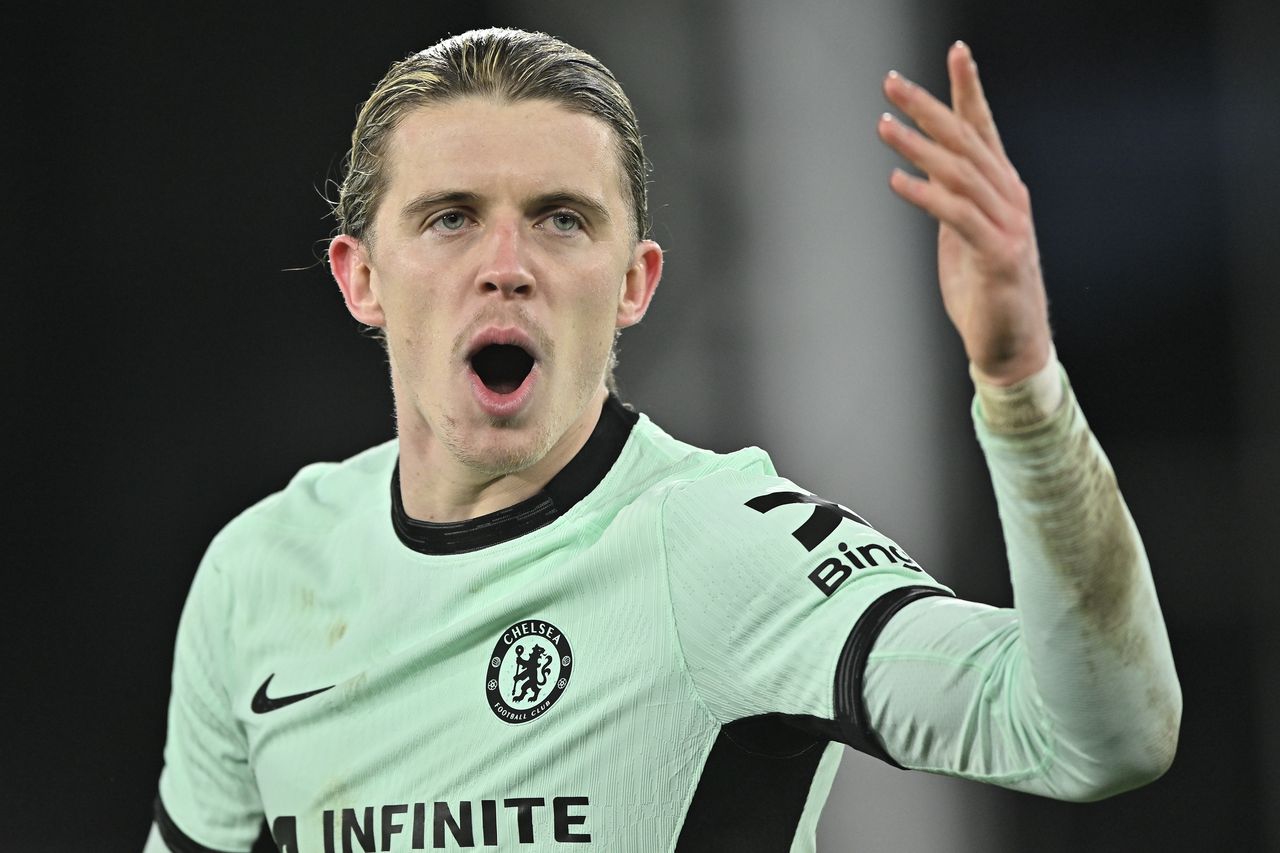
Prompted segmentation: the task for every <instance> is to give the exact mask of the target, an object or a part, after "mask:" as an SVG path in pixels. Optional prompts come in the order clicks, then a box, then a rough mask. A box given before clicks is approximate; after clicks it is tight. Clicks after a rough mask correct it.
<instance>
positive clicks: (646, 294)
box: [615, 240, 662, 329]
mask: <svg viewBox="0 0 1280 853" xmlns="http://www.w3.org/2000/svg"><path fill="white" fill-rule="evenodd" d="M661 278H662V247H661V246H659V245H658V244H657V243H655V242H653V241H652V240H641V241H640V242H639V243H637V244H636V248H635V252H634V253H633V254H632V256H631V266H630V267H629V268H628V269H627V274H626V277H625V278H624V279H623V281H622V294H621V298H620V299H619V300H618V317H617V320H616V322H615V325H616V327H617V328H619V329H625V328H627V327H628V326H634V325H635V324H636V323H639V322H640V320H641V319H643V317H644V313H645V312H646V311H648V310H649V303H650V302H652V301H653V294H654V291H656V290H657V289H658V281H659V280H660V279H661Z"/></svg>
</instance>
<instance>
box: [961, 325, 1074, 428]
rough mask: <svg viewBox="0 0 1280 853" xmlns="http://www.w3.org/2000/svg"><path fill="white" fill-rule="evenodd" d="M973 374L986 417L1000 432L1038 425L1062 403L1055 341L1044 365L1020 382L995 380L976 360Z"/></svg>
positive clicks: (979, 403)
mask: <svg viewBox="0 0 1280 853" xmlns="http://www.w3.org/2000/svg"><path fill="white" fill-rule="evenodd" d="M969 376H970V378H971V379H972V380H973V387H974V390H975V391H976V392H977V395H978V405H979V408H980V410H981V412H982V418H983V420H984V421H986V423H987V425H988V426H989V427H991V428H992V429H993V430H996V431H1009V430H1019V429H1025V428H1027V427H1031V426H1035V425H1036V424H1038V423H1040V422H1041V421H1044V420H1045V419H1047V418H1048V417H1049V416H1050V415H1052V414H1053V413H1054V412H1055V411H1057V410H1058V407H1059V406H1060V405H1061V404H1062V399H1063V396H1064V395H1063V391H1062V377H1061V366H1060V365H1059V363H1058V356H1057V352H1056V351H1055V350H1054V348H1053V345H1052V344H1050V345H1049V352H1048V355H1047V358H1046V360H1045V362H1044V365H1043V366H1042V367H1040V368H1039V369H1038V370H1036V371H1034V372H1032V373H1031V374H1030V375H1028V376H1025V377H1024V378H1022V379H1020V380H1018V381H1016V382H1013V383H1008V382H1006V381H1001V380H999V379H993V378H991V377H989V376H987V375H985V374H984V373H983V372H982V371H981V370H979V369H978V367H977V365H975V364H973V363H972V362H971V363H970V364H969Z"/></svg>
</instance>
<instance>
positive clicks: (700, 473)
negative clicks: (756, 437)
mask: <svg viewBox="0 0 1280 853" xmlns="http://www.w3.org/2000/svg"><path fill="white" fill-rule="evenodd" d="M609 479H610V481H611V484H610V485H611V488H610V491H612V492H614V493H615V494H617V495H618V496H619V497H623V499H624V502H625V503H631V502H633V501H635V502H638V503H640V504H644V505H647V506H650V507H654V508H659V507H661V506H662V505H663V504H664V503H666V502H667V501H668V500H669V499H670V498H671V497H672V495H675V494H681V495H682V494H684V493H686V492H689V491H692V492H693V493H695V494H698V495H705V494H714V493H716V492H717V491H718V490H720V491H722V490H724V489H726V488H730V489H731V488H732V487H733V486H734V485H736V484H739V483H762V482H768V481H773V480H776V479H777V476H776V472H775V471H774V467H773V462H772V460H770V458H769V455H768V454H767V453H765V452H764V451H763V450H761V449H760V448H758V447H745V448H742V449H741V450H735V451H733V452H730V453H720V452H717V451H714V450H708V449H706V448H702V447H697V446H695V445H692V444H688V443H687V442H684V441H681V440H679V439H677V438H674V437H673V436H671V435H670V434H668V433H667V432H665V431H664V430H663V429H662V428H661V427H659V426H658V425H657V424H655V423H653V421H651V420H649V418H648V417H646V416H644V415H641V416H640V418H639V420H638V421H637V422H636V425H635V427H634V429H633V430H632V434H631V437H630V439H629V440H628V442H627V446H626V448H625V449H624V451H623V453H622V455H621V457H619V459H618V462H617V464H615V466H614V470H613V471H612V472H610V478H609ZM625 492H629V493H630V494H629V495H626V496H625V497H624V496H623V494H622V493H625ZM722 497H723V496H722Z"/></svg>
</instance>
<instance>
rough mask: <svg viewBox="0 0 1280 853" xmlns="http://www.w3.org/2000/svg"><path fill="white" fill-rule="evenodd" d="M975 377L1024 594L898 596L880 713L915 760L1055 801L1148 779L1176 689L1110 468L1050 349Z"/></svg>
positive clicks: (880, 660) (869, 680) (881, 662)
mask: <svg viewBox="0 0 1280 853" xmlns="http://www.w3.org/2000/svg"><path fill="white" fill-rule="evenodd" d="M974 380H975V385H976V387H977V398H976V399H975V402H974V410H973V417H974V423H975V428H976V431H977V434H978V439H979V443H980V444H981V446H982V449H983V452H984V453H985V455H986V458H987V464H988V467H989V469H990V472H991V477H992V482H993V484H994V487H995V494H996V502H997V508H998V511H999V515H1000V520H1001V524H1002V526H1003V530H1004V538H1005V544H1006V548H1007V554H1008V560H1009V568H1010V575H1011V579H1012V584H1013V592H1014V607H1013V608H1011V609H1009V608H1003V609H1001V608H993V607H989V606H986V605H982V604H976V603H973V602H968V601H963V600H957V599H949V598H943V597H930V598H925V599H922V600H920V601H917V602H914V603H912V604H909V605H907V606H906V607H904V608H903V609H902V610H901V611H900V612H899V613H898V614H897V615H896V616H895V617H894V618H893V619H891V620H890V621H889V623H888V624H887V625H886V626H885V628H884V630H883V631H882V633H881V634H880V636H879V638H878V639H877V641H876V643H875V645H874V647H873V649H872V652H871V655H870V657H869V659H868V664H867V673H866V686H865V689H864V699H865V702H866V707H867V710H868V713H869V716H870V719H871V722H872V726H873V728H874V729H875V731H876V733H877V734H878V736H879V737H880V738H881V740H882V742H883V744H884V746H885V749H886V750H887V751H888V753H889V754H890V755H891V756H893V757H894V759H895V760H897V761H898V762H899V763H900V764H902V765H903V766H905V767H909V768H913V769H923V770H928V771H931V772H936V773H943V774H947V775H954V776H960V777H964V778H969V779H976V780H980V781H984V782H990V783H994V784H998V785H1002V786H1005V787H1009V788H1014V789H1017V790H1021V791H1027V792H1031V793H1036V794H1042V795H1045V796H1051V797H1055V798H1059V799H1068V800H1092V799H1098V798H1101V797H1104V796H1108V795H1110V794H1114V793H1118V792H1120V791H1124V790H1127V789H1129V788H1133V787H1137V786H1138V785H1141V784H1144V783H1146V782H1149V781H1151V780H1152V779H1154V778H1156V777H1157V776H1159V775H1160V774H1161V773H1163V772H1164V770H1165V769H1166V768H1167V767H1168V765H1169V763H1170V761H1172V758H1173V753H1174V750H1175V748H1176V744H1177V733H1178V726H1179V721H1180V717H1181V709H1182V697H1181V692H1180V688H1179V685H1178V679H1177V674H1176V672H1175V671H1174V665H1173V657H1172V653H1171V651H1170V648H1169V640H1168V636H1167V634H1166V631H1165V626H1164V621H1163V618H1162V616H1161V613H1160V606H1159V603H1158V602H1157V600H1156V594H1155V587H1154V585H1153V582H1152V576H1151V571H1150V567H1149V566H1148V563H1147V557H1146V552H1145V550H1144V549H1143V546H1142V542H1141V540H1140V538H1139V536H1138V532H1137V529H1136V528H1135V527H1134V524H1133V520H1132V518H1131V517H1130V515H1129V512H1128V509H1127V508H1126V506H1125V504H1124V500H1123V499H1122V498H1121V496H1120V492H1119V489H1118V488H1117V485H1116V479H1115V475H1114V473H1113V472H1112V469H1111V466H1110V464H1109V462H1108V461H1107V458H1106V456H1105V455H1104V454H1103V452H1102V449H1101V447H1100V446H1099V445H1098V442H1097V441H1096V440H1095V438H1094V437H1093V434H1092V433H1091V432H1090V430H1089V427H1088V424H1087V423H1086V421H1085V418H1084V415H1083V414H1082V413H1081V411H1080V408H1079V406H1078V404H1077V403H1076V400H1075V396H1074V394H1072V392H1071V388H1070V386H1069V384H1068V383H1067V380H1066V375H1065V373H1064V372H1063V371H1062V369H1061V367H1060V366H1059V365H1058V363H1057V360H1056V357H1051V358H1050V360H1049V364H1048V365H1046V367H1045V368H1044V369H1043V370H1041V371H1040V372H1039V373H1038V374H1036V375H1035V376H1033V377H1031V378H1030V379H1027V380H1024V381H1023V382H1020V383H1018V384H1017V385H1014V386H1010V387H998V386H995V385H990V384H988V383H986V382H984V381H982V380H981V378H980V377H978V376H977V374H976V373H975V374H974Z"/></svg>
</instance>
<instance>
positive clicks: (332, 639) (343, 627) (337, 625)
mask: <svg viewBox="0 0 1280 853" xmlns="http://www.w3.org/2000/svg"><path fill="white" fill-rule="evenodd" d="M346 633H347V620H346V619H339V620H338V621H337V622H334V623H333V627H332V628H330V629H329V646H330V648H332V647H333V646H336V645H337V644H338V641H339V640H341V639H342V638H343V637H344V636H345V635H346Z"/></svg>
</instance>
